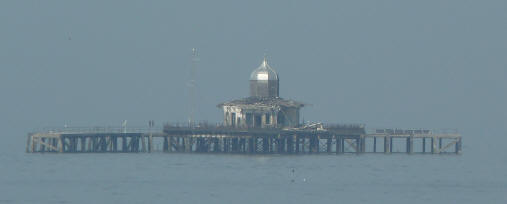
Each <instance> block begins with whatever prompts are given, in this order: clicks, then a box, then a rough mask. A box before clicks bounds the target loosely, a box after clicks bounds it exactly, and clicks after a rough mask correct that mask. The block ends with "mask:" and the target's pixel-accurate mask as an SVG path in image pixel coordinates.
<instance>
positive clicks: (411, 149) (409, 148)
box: [407, 135, 414, 154]
mask: <svg viewBox="0 0 507 204" xmlns="http://www.w3.org/2000/svg"><path fill="white" fill-rule="evenodd" d="M407 153H408V154H412V153H414V135H410V136H409V137H407Z"/></svg>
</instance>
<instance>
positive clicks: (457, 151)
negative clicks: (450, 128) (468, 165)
mask: <svg viewBox="0 0 507 204" xmlns="http://www.w3.org/2000/svg"><path fill="white" fill-rule="evenodd" d="M454 150H455V153H456V154H461V137H460V138H457V139H456V147H455V149H454Z"/></svg>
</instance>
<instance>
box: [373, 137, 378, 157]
mask: <svg viewBox="0 0 507 204" xmlns="http://www.w3.org/2000/svg"><path fill="white" fill-rule="evenodd" d="M375 152H377V137H375V136H373V153H375Z"/></svg>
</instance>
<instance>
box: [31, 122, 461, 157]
mask: <svg viewBox="0 0 507 204" xmlns="http://www.w3.org/2000/svg"><path fill="white" fill-rule="evenodd" d="M26 152H28V153H150V152H167V153H178V152H181V153H231V154H344V153H356V154H359V153H383V154H392V153H408V154H416V153H423V154H445V153H452V154H460V153H461V152H462V136H461V135H460V134H458V133H457V132H446V131H444V132H442V131H440V132H437V131H434V130H423V129H410V130H401V129H374V130H370V131H366V129H365V128H364V126H362V125H327V126H326V125H322V124H317V125H313V126H305V127H301V128H291V129H231V128H225V127H220V126H213V127H210V126H194V127H188V126H187V127H184V126H173V125H166V126H164V128H163V129H162V130H155V129H148V128H146V129H142V128H136V129H122V128H102V129H101V128H88V129H86V128H80V129H71V128H66V129H62V130H50V131H38V132H34V133H29V134H28V138H27V144H26Z"/></svg>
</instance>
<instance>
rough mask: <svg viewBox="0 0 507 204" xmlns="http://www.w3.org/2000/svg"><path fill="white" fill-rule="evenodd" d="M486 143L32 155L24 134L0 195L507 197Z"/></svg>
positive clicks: (501, 164)
mask: <svg viewBox="0 0 507 204" xmlns="http://www.w3.org/2000/svg"><path fill="white" fill-rule="evenodd" d="M481 141H482V140H479V139H477V140H471V139H468V140H467V139H466V138H465V145H464V154H463V155H442V156H440V155H406V154H393V155H382V154H379V155H371V154H364V155H338V156H336V155H307V156H282V155H271V156H245V155H205V154H164V153H153V154H26V153H24V152H23V151H24V139H20V140H19V141H18V140H16V142H13V143H12V144H13V145H10V146H9V147H5V148H3V150H2V154H1V155H0V161H1V166H0V172H1V174H0V203H506V202H507V171H506V169H507V157H506V156H505V153H502V151H501V148H500V147H501V145H494V144H492V143H487V142H481ZM472 143H475V145H472ZM292 169H294V173H292Z"/></svg>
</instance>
